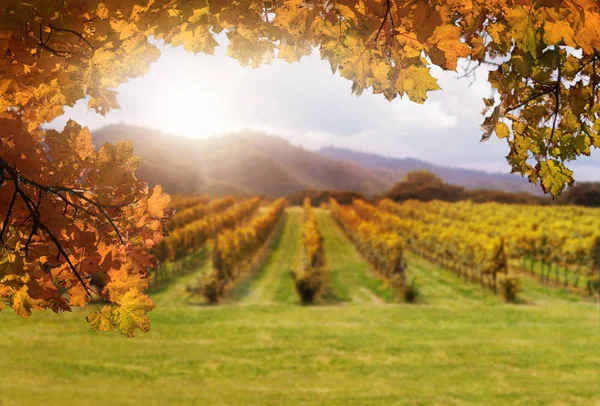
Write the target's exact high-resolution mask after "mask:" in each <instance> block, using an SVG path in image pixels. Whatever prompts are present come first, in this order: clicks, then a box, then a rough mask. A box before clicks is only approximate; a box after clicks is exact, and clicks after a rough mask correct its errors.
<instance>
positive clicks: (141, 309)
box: [112, 289, 154, 337]
mask: <svg viewBox="0 0 600 406" xmlns="http://www.w3.org/2000/svg"><path fill="white" fill-rule="evenodd" d="M117 304H118V305H119V307H117V308H115V309H113V311H112V315H113V316H114V319H113V320H114V322H115V324H117V326H118V327H119V330H120V331H121V334H124V335H126V336H128V337H133V336H134V335H135V330H136V329H138V328H139V329H140V330H141V331H143V332H144V333H147V332H148V331H149V330H150V320H149V319H148V316H146V312H149V311H151V310H152V309H154V303H153V302H152V300H150V298H149V297H148V296H146V295H144V294H143V293H141V292H140V291H139V290H137V289H132V290H130V291H129V292H127V293H125V295H123V297H122V298H121V299H119V300H118V301H117Z"/></svg>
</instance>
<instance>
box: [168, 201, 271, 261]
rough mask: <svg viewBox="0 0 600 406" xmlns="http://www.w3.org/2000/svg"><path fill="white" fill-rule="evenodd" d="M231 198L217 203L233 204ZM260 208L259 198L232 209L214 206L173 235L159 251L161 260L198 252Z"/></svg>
mask: <svg viewBox="0 0 600 406" xmlns="http://www.w3.org/2000/svg"><path fill="white" fill-rule="evenodd" d="M232 201H233V200H231V198H229V199H225V200H221V199H218V200H216V201H215V202H221V203H223V202H227V204H229V203H231V202H232ZM259 205H260V198H259V197H252V198H250V199H246V200H243V201H241V202H239V203H237V204H235V205H233V206H230V207H229V208H227V209H225V210H224V211H221V210H222V207H223V204H216V205H214V207H213V209H214V210H215V212H213V213H211V214H208V212H207V213H206V214H207V215H205V216H203V217H201V218H200V219H198V220H195V221H192V222H191V223H189V224H186V225H185V226H184V227H181V228H179V229H177V230H175V231H174V232H172V233H171V234H170V235H169V236H168V237H167V238H165V239H164V240H163V241H161V243H160V244H159V246H158V247H157V249H156V255H157V257H158V258H159V260H168V261H175V260H178V259H181V258H183V257H185V256H186V255H188V254H190V253H192V252H197V251H198V250H200V249H201V248H202V247H203V246H204V245H205V244H206V242H207V241H208V240H209V239H211V238H215V237H216V235H217V233H219V232H220V231H221V230H224V229H228V228H234V227H237V226H238V225H239V224H240V223H241V222H243V221H244V220H245V219H246V218H248V217H249V216H251V215H252V213H254V212H255V211H256V209H258V206H259Z"/></svg>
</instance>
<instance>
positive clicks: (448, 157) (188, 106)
mask: <svg viewBox="0 0 600 406" xmlns="http://www.w3.org/2000/svg"><path fill="white" fill-rule="evenodd" d="M162 53H163V55H162V57H161V59H160V60H159V61H158V62H157V63H155V64H154V65H152V67H151V69H150V72H149V73H148V74H147V75H146V76H145V77H143V78H138V79H135V80H132V81H130V82H129V83H126V84H124V85H122V86H120V87H119V88H118V91H119V103H120V104H121V107H122V110H115V111H112V112H110V113H109V114H108V115H107V117H106V118H104V117H101V116H99V115H96V114H94V113H93V112H88V111H86V104H85V102H84V101H83V102H80V103H78V104H77V105H76V106H75V107H74V108H70V109H66V114H65V116H63V117H60V118H58V119H57V120H55V122H53V123H51V125H50V126H51V127H55V128H56V127H62V126H64V123H65V122H66V120H67V119H68V118H74V119H75V120H76V121H78V122H80V123H83V124H85V125H87V126H89V127H90V128H91V129H92V130H93V129H97V128H99V127H101V126H103V125H106V124H110V123H117V122H127V123H131V124H137V125H144V126H148V127H154V128H158V129H160V130H162V131H164V132H167V133H174V134H180V135H184V136H187V137H207V136H211V135H214V134H219V133H229V132H235V131H242V130H253V131H263V132H268V133H271V134H277V135H281V136H283V137H285V138H287V139H289V140H290V141H291V142H293V143H295V144H301V145H303V146H304V147H306V148H313V149H315V148H320V147H322V146H326V145H335V146H341V147H348V148H352V149H357V150H360V151H366V152H374V153H379V154H383V155H386V156H396V157H413V158H418V159H424V160H427V161H430V162H432V163H435V164H438V165H446V166H456V167H463V168H473V169H480V170H485V171H489V172H503V173H508V172H509V171H510V167H509V166H508V164H507V162H506V159H505V156H506V155H507V154H508V151H509V149H508V146H507V144H506V143H505V142H503V141H502V140H498V139H496V138H492V139H490V140H489V141H488V142H485V143H480V142H479V140H480V138H481V131H480V128H479V126H480V124H481V121H482V116H481V114H480V112H481V110H482V109H483V107H484V106H483V101H482V99H483V98H484V97H489V96H490V94H491V88H490V85H489V83H488V82H487V71H486V69H485V68H479V69H478V70H477V71H476V76H475V79H474V80H473V79H472V78H460V79H459V78H458V77H459V75H458V74H457V73H452V72H443V71H442V70H441V69H439V68H435V67H434V68H433V69H432V72H433V74H434V76H436V77H437V78H438V80H439V84H440V86H441V87H442V89H443V90H442V91H438V92H430V93H429V99H428V100H427V101H426V102H425V104H423V105H418V104H415V103H412V102H410V101H409V100H408V99H406V98H405V99H399V98H398V99H396V100H394V101H393V102H388V101H386V100H385V99H384V98H383V96H381V95H373V94H368V92H365V93H364V94H363V95H361V96H359V97H357V96H355V95H352V94H351V91H350V87H351V84H350V82H349V81H347V80H345V79H343V78H341V77H340V76H339V75H337V74H336V75H332V74H331V68H330V65H329V63H328V62H326V61H322V60H320V59H319V57H318V55H316V54H315V55H312V56H310V57H306V58H304V59H303V60H302V61H301V62H300V63H295V64H287V63H285V62H283V61H279V60H275V61H274V62H273V63H272V64H271V65H268V66H262V67H260V68H259V69H251V68H242V67H240V65H239V64H238V62H237V61H235V60H234V59H231V58H229V57H227V56H225V50H224V49H223V48H221V49H219V50H218V52H217V55H216V56H208V55H197V56H194V55H191V54H188V53H186V52H185V51H184V50H183V49H182V48H181V47H180V48H172V47H162ZM574 167H575V168H576V172H575V174H576V178H577V179H582V180H584V179H585V180H600V160H599V159H597V157H595V158H587V157H581V158H580V159H579V160H578V162H577V164H575V165H574Z"/></svg>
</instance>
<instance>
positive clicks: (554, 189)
mask: <svg viewBox="0 0 600 406" xmlns="http://www.w3.org/2000/svg"><path fill="white" fill-rule="evenodd" d="M537 170H538V173H539V174H540V179H541V183H542V188H543V189H544V192H546V193H550V194H551V195H552V196H554V197H556V196H558V195H559V194H560V192H562V190H563V189H564V188H565V185H572V184H573V171H571V170H569V169H567V168H565V166H564V165H563V164H562V163H561V162H559V161H557V160H555V159H549V160H547V161H543V162H540V163H539V164H538V166H537Z"/></svg>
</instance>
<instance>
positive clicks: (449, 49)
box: [427, 25, 471, 70]
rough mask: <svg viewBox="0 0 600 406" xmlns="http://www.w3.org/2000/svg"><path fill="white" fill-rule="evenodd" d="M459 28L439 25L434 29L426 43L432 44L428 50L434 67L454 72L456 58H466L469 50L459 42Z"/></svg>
mask: <svg viewBox="0 0 600 406" xmlns="http://www.w3.org/2000/svg"><path fill="white" fill-rule="evenodd" d="M460 35H461V30H460V27H457V26H455V25H441V26H438V27H436V29H435V30H434V31H433V35H432V36H431V38H429V40H428V41H427V42H428V43H430V44H433V47H431V48H430V49H429V57H430V58H431V60H432V62H433V63H435V64H436V65H439V66H442V67H444V68H445V69H449V70H456V61H457V60H458V58H463V57H466V56H467V55H469V54H470V52H471V50H470V48H469V46H468V45H467V44H465V43H464V42H462V41H461V38H460Z"/></svg>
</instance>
